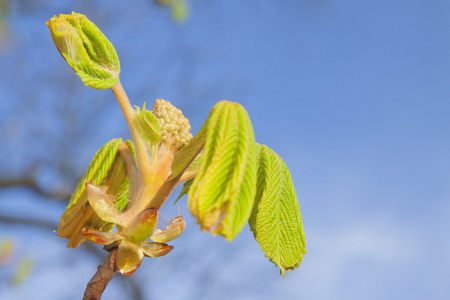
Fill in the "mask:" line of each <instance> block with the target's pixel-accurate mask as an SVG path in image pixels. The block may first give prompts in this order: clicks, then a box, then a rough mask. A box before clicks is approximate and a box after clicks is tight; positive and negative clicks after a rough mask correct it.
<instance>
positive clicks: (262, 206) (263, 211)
mask: <svg viewBox="0 0 450 300" xmlns="http://www.w3.org/2000/svg"><path fill="white" fill-rule="evenodd" d="M257 151H258V180H257V192H256V197H255V204H254V207H253V211H252V215H251V217H250V220H249V224H250V229H251V230H252V232H253V235H254V236H255V239H256V240H257V241H258V243H259V245H260V247H261V249H262V250H263V251H264V253H265V254H266V257H267V258H269V260H270V261H271V262H273V263H274V264H276V265H277V266H278V267H279V268H280V270H281V274H282V275H283V276H284V271H285V270H287V271H288V272H289V270H292V269H294V268H297V267H298V266H299V265H300V263H301V261H302V259H303V255H304V254H305V253H306V249H305V246H306V244H305V234H304V232H303V225H302V217H301V215H300V210H299V205H298V201H297V198H296V195H295V190H294V185H293V183H292V179H291V175H290V173H289V170H288V168H287V166H286V165H285V163H284V162H283V160H282V159H281V157H280V156H278V155H277V154H276V153H275V152H273V150H271V149H270V148H268V147H267V146H265V145H257Z"/></svg>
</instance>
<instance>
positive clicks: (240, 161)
mask: <svg viewBox="0 0 450 300" xmlns="http://www.w3.org/2000/svg"><path fill="white" fill-rule="evenodd" d="M202 130H203V129H202ZM204 130H205V146H204V149H203V154H202V157H201V161H200V166H199V169H198V172H197V175H196V176H195V179H194V181H193V183H192V185H191V187H190V189H189V193H188V195H189V200H188V205H189V209H190V211H191V213H192V215H193V216H194V217H195V218H197V222H198V223H199V224H200V225H201V227H202V229H203V230H208V231H210V232H212V233H213V234H220V235H222V236H224V237H225V238H226V239H227V240H230V241H231V240H232V239H233V238H234V237H235V236H236V235H237V234H238V233H239V232H240V231H241V230H242V228H243V227H244V225H245V223H246V222H247V221H248V218H249V217H250V213H251V211H252V207H253V201H254V197H255V191H256V151H255V138H254V135H253V128H252V125H251V122H250V119H249V117H248V115H247V112H246V111H245V109H244V108H243V107H242V106H241V105H240V104H238V103H234V102H229V101H221V102H219V103H217V104H216V105H215V106H214V107H213V109H212V110H211V112H210V114H209V116H208V119H207V121H206V122H205V125H204Z"/></svg>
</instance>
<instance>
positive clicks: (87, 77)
mask: <svg viewBox="0 0 450 300" xmlns="http://www.w3.org/2000/svg"><path fill="white" fill-rule="evenodd" d="M46 24H47V26H48V27H49V29H50V33H51V35H52V39H53V42H54V43H55V46H56V48H57V49H58V51H59V53H61V55H62V57H63V58H64V59H65V60H66V61H67V63H68V64H69V65H70V66H71V67H72V69H74V70H75V72H76V73H77V74H78V75H79V76H80V78H81V80H82V81H83V83H84V84H85V85H87V86H90V87H93V88H96V89H108V88H110V87H112V86H113V85H115V84H116V83H117V81H118V80H119V73H120V63H119V58H118V56H117V53H116V50H115V49H114V47H113V45H112V44H111V43H110V42H109V41H108V39H107V38H106V37H105V35H104V34H103V33H102V32H101V31H100V30H99V29H98V28H97V27H96V26H95V25H94V24H93V23H92V22H91V21H89V20H88V19H87V18H86V16H84V15H82V14H77V13H74V12H72V14H71V15H59V16H58V17H57V16H54V17H53V18H51V19H50V20H49V21H48V22H47V23H46Z"/></svg>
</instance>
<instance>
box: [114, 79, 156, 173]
mask: <svg viewBox="0 0 450 300" xmlns="http://www.w3.org/2000/svg"><path fill="white" fill-rule="evenodd" d="M111 90H112V91H113V93H114V95H115V96H116V98H117V101H118V102H119V105H120V108H121V109H122V112H123V115H124V116H125V120H126V121H127V123H128V127H129V128H130V133H131V137H132V139H133V142H134V146H135V148H136V158H137V161H138V168H139V177H140V180H141V181H143V180H145V178H146V176H148V175H146V174H150V162H149V160H148V156H147V148H146V147H145V142H144V140H143V139H142V137H141V135H140V134H139V130H138V128H137V126H136V119H135V114H134V109H133V107H132V106H131V104H130V100H129V99H128V97H127V94H126V93H125V90H124V89H123V86H122V84H121V83H120V80H119V81H118V82H117V83H116V84H115V85H114V86H113V87H112V88H111Z"/></svg>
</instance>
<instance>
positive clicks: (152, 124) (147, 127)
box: [135, 103, 161, 146]
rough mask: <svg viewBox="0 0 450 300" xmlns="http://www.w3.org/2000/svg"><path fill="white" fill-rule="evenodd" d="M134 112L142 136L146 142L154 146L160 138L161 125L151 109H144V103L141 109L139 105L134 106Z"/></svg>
mask: <svg viewBox="0 0 450 300" xmlns="http://www.w3.org/2000/svg"><path fill="white" fill-rule="evenodd" d="M135 114H136V123H137V125H138V127H139V133H140V134H141V136H142V138H143V139H144V140H145V141H146V142H147V143H150V145H151V146H156V145H157V144H158V143H159V141H160V140H161V126H160V125H159V122H158V119H157V118H156V117H155V116H154V115H153V113H152V112H151V111H148V110H147V109H145V103H144V105H143V106H142V110H141V109H140V108H139V107H138V108H136V112H135Z"/></svg>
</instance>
